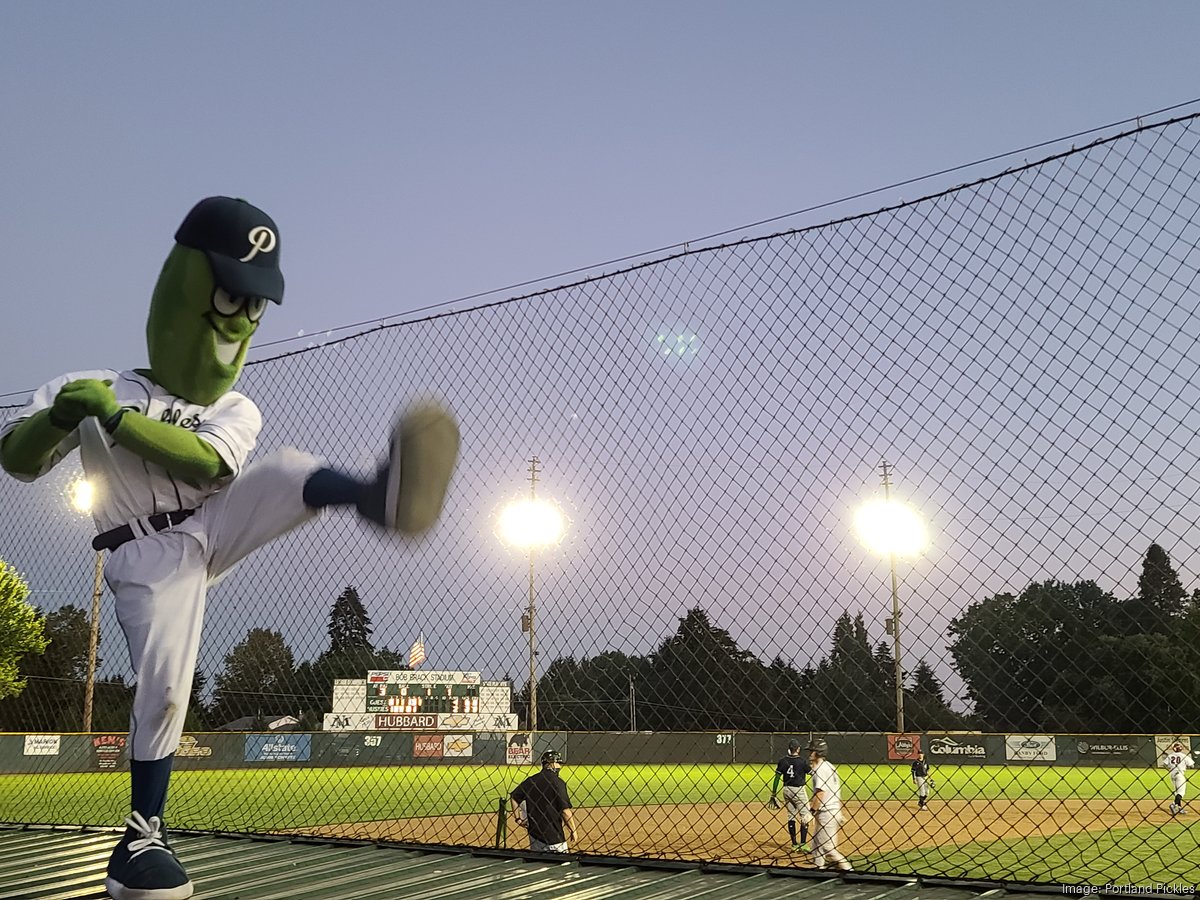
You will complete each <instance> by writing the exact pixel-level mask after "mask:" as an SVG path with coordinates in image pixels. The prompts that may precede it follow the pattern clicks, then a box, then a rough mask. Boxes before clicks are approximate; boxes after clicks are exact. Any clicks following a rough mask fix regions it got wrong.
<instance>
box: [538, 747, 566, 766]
mask: <svg viewBox="0 0 1200 900" xmlns="http://www.w3.org/2000/svg"><path fill="white" fill-rule="evenodd" d="M555 763H558V764H559V765H560V766H561V765H562V754H561V753H559V752H558V751H557V750H547V751H546V752H545V753H543V754H542V765H543V766H550V765H553V764H555Z"/></svg>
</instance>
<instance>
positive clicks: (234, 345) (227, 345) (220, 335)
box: [204, 313, 255, 366]
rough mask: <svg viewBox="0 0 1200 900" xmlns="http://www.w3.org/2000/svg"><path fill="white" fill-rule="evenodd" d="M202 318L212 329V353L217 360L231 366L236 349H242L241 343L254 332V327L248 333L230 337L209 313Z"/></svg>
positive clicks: (235, 356) (236, 352)
mask: <svg viewBox="0 0 1200 900" xmlns="http://www.w3.org/2000/svg"><path fill="white" fill-rule="evenodd" d="M204 320H205V321H206V322H208V325H209V327H210V328H212V330H213V353H214V355H215V356H216V357H217V362H219V363H220V364H221V365H223V366H232V365H233V364H234V362H235V361H236V360H237V356H238V351H239V350H241V349H242V345H243V344H245V343H246V341H247V340H248V339H249V338H250V336H251V335H253V334H254V331H255V329H253V328H252V329H251V330H250V334H247V335H244V336H242V337H230V336H228V335H227V334H226V328H227V327H228V326H226V328H222V327H221V326H220V325H218V324H217V321H216V320H215V319H214V318H213V316H212V314H211V313H205V315H204Z"/></svg>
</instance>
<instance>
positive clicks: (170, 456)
mask: <svg viewBox="0 0 1200 900" xmlns="http://www.w3.org/2000/svg"><path fill="white" fill-rule="evenodd" d="M112 436H113V440H115V441H116V442H117V444H118V445H119V446H121V447H124V448H125V449H126V450H128V451H130V452H131V453H136V454H137V455H138V456H140V457H141V458H142V459H145V460H149V461H150V462H152V463H155V464H157V465H160V466H162V467H163V468H164V469H166V470H167V471H168V472H170V473H171V474H172V475H177V476H179V477H180V478H182V479H184V480H185V481H212V480H213V479H215V478H223V477H225V476H226V475H228V474H229V472H230V470H229V466H228V465H226V464H225V461H224V460H223V459H221V457H220V455H219V454H218V453H217V451H216V449H215V448H214V447H213V445H212V444H210V443H209V442H208V441H206V440H204V438H202V437H198V436H197V435H196V434H194V433H193V432H191V431H189V430H188V429H186V428H181V427H179V426H178V425H172V424H171V423H170V422H158V421H156V420H154V419H150V418H147V417H146V416H144V415H142V414H141V413H136V412H126V413H125V414H124V415H122V416H121V421H120V422H118V423H117V427H116V428H114V429H113V431H112Z"/></svg>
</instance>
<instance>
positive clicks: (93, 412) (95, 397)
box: [50, 378, 121, 431]
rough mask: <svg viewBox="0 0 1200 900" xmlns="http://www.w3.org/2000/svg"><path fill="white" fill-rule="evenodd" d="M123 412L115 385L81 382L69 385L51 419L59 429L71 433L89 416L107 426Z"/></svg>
mask: <svg viewBox="0 0 1200 900" xmlns="http://www.w3.org/2000/svg"><path fill="white" fill-rule="evenodd" d="M120 408H121V404H119V403H117V395H116V394H114V393H113V389H112V382H111V381H107V380H106V381H99V380H97V379H95V378H80V379H78V380H76V381H68V382H67V383H66V384H64V385H63V386H62V388H61V389H60V390H59V392H58V393H57V394H56V395H55V397H54V405H53V406H51V407H50V419H51V421H52V422H53V423H54V424H55V425H56V426H57V427H59V428H63V429H65V430H67V431H70V430H71V429H73V428H75V426H77V425H78V424H79V423H80V422H82V421H83V420H84V419H86V418H87V417H88V416H95V417H96V418H97V419H99V420H100V421H101V422H104V421H105V420H106V419H107V418H108V417H109V416H111V415H112V414H113V413H115V412H116V411H117V410H118V409H120Z"/></svg>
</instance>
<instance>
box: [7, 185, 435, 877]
mask: <svg viewBox="0 0 1200 900" xmlns="http://www.w3.org/2000/svg"><path fill="white" fill-rule="evenodd" d="M282 298H283V276H282V274H281V272H280V270H279V237H278V229H277V228H276V226H275V223H274V222H273V221H272V220H271V219H270V217H268V216H267V215H266V213H264V212H262V211H261V210H259V209H257V208H255V207H253V206H251V205H250V204H248V203H246V202H245V201H242V200H234V199H231V198H228V197H210V198H208V199H206V200H202V201H201V202H200V203H199V204H197V205H196V207H195V208H193V209H192V211H191V212H189V213H188V215H187V217H186V218H185V219H184V222H183V224H182V225H181V226H180V228H179V230H178V231H177V232H176V235H175V246H174V248H173V249H172V250H171V253H170V255H169V256H168V257H167V261H166V263H165V264H164V265H163V268H162V272H161V273H160V275H159V278H158V282H157V284H156V286H155V289H154V295H153V298H152V300H151V306H150V316H149V321H148V323H147V328H146V332H147V341H148V344H149V351H150V368H149V369H144V370H136V371H116V370H110V369H104V370H99V371H88V372H76V373H73V374H70V375H64V376H62V377H60V378H56V379H54V380H53V381H51V382H49V383H48V384H45V385H43V386H42V387H40V388H38V389H37V390H36V391H35V392H34V394H33V396H32V397H31V398H30V400H29V402H28V404H27V405H26V406H25V407H24V408H23V409H21V410H20V411H19V412H17V413H16V414H15V415H14V416H13V417H12V418H11V419H9V420H8V421H7V422H6V423H5V424H4V425H3V427H0V464H2V465H3V467H4V469H5V470H7V471H8V472H9V473H10V474H12V475H13V476H15V477H16V478H19V479H21V480H25V481H32V480H33V479H35V478H38V477H40V476H42V475H44V474H46V473H47V472H48V471H49V470H50V469H51V468H52V467H53V466H55V465H56V464H57V463H59V462H60V461H61V460H62V459H63V458H64V457H65V456H66V455H67V454H68V453H70V452H71V451H72V450H73V449H75V448H76V447H78V448H79V451H80V456H81V459H82V463H83V468H84V472H85V473H86V475H87V477H88V479H89V480H90V481H91V482H92V483H93V485H94V486H95V497H96V500H95V504H94V506H93V517H94V518H95V522H96V528H97V531H98V532H99V533H98V534H97V536H96V538H95V540H94V541H93V543H92V546H93V547H94V548H95V549H97V550H108V551H110V552H109V557H108V561H107V564H106V566H105V571H104V575H105V579H106V580H107V582H108V585H109V588H110V589H111V590H112V592H113V595H114V596H115V598H116V612H117V619H118V621H119V623H120V625H121V629H122V631H123V632H124V634H125V638H126V641H127V642H128V645H129V655H130V660H131V661H132V664H133V668H134V672H135V673H136V675H137V689H136V692H135V695H134V701H133V711H132V715H131V717H130V732H129V747H130V771H131V779H130V781H131V806H132V812H131V814H130V816H129V817H128V818H127V819H126V820H125V821H126V824H127V826H128V828H127V830H126V832H125V835H124V837H122V839H121V841H120V842H119V843H118V844H117V846H116V848H114V850H113V855H112V857H111V859H110V860H109V864H108V869H107V879H106V882H105V886H106V888H107V889H108V891H109V893H110V894H111V895H112V896H113V897H114V898H115V900H184V898H187V897H190V896H191V895H192V891H193V888H192V883H191V881H190V880H189V879H188V877H187V874H186V872H185V871H184V869H183V867H182V866H181V865H180V863H179V861H178V860H177V859H176V858H175V856H174V852H173V851H172V850H171V848H170V845H169V844H168V843H167V839H166V834H165V829H164V827H163V821H162V816H163V813H164V809H165V806H166V799H167V787H168V783H169V780H170V775H171V766H172V760H173V756H174V753H175V751H176V749H177V748H178V746H179V739H180V737H181V735H182V732H183V722H184V717H185V715H186V712H187V704H188V697H189V694H190V691H191V686H192V675H193V672H194V671H195V667H196V660H197V655H198V652H199V646H200V632H201V627H202V623H203V617H204V604H205V597H206V593H207V588H208V586H209V585H210V584H211V583H213V582H214V581H215V580H217V579H219V578H220V577H221V576H222V575H223V574H225V573H226V572H228V571H229V569H230V568H231V567H232V566H233V565H234V564H235V563H237V562H238V561H239V560H240V559H242V558H244V557H245V556H246V555H247V554H249V553H251V552H253V551H254V550H256V549H257V548H259V547H261V546H263V545H264V544H266V543H267V542H269V541H271V540H272V539H274V538H276V537H278V536H279V535H282V534H283V533H285V532H287V531H289V530H290V529H292V528H295V527H296V526H297V525H300V524H301V523H302V522H305V521H307V520H309V519H311V518H313V517H315V516H316V515H318V514H319V511H320V510H321V509H322V508H323V507H326V506H339V505H345V506H355V507H356V508H357V509H358V511H359V513H360V514H362V515H363V516H365V517H366V518H368V519H370V520H371V521H373V522H376V523H377V524H379V525H382V526H384V527H386V528H389V529H393V530H397V531H400V532H403V533H410V534H412V533H417V532H420V531H422V530H424V529H426V528H428V527H429V526H430V525H432V524H433V522H434V521H435V520H436V518H437V516H438V514H439V513H440V510H441V505H442V501H443V499H444V496H445V491H446V487H447V484H448V482H449V479H450V475H451V472H452V470H453V467H454V464H455V460H456V458H457V452H458V428H457V425H456V424H455V423H454V420H453V419H452V418H451V417H450V416H449V415H448V414H446V413H445V412H443V411H441V410H438V409H435V408H433V407H426V408H422V409H419V410H416V411H414V412H411V413H409V414H408V415H406V416H405V417H404V418H403V419H401V420H400V422H398V423H397V426H396V428H395V430H394V431H393V435H392V444H391V448H390V453H389V457H388V460H387V462H386V463H385V464H384V465H383V466H382V467H381V469H380V470H379V473H378V474H377V476H376V478H375V479H374V480H373V481H371V482H367V483H363V482H360V481H359V480H358V479H355V478H352V477H350V476H348V475H345V474H343V473H340V472H337V471H335V470H332V469H329V468H326V467H325V466H324V465H323V464H322V462H321V461H320V460H318V459H317V458H316V457H314V456H311V455H309V454H307V453H303V452H301V451H299V450H293V449H290V448H289V449H283V450H280V451H278V452H276V453H272V454H270V455H268V456H267V457H265V458H263V459H261V460H257V461H255V462H253V463H250V464H247V461H248V460H249V458H250V455H251V452H252V451H253V449H254V445H255V442H256V441H257V439H258V432H259V429H260V427H261V425H262V419H261V416H260V414H259V411H258V408H257V407H256V406H255V405H254V403H253V402H252V401H251V400H250V399H249V398H247V397H245V396H243V395H242V394H239V393H237V392H236V391H233V390H231V388H232V386H233V384H234V382H235V381H236V380H237V376H238V375H239V374H240V372H241V368H242V364H243V362H244V360H245V356H246V352H247V350H248V349H249V346H250V339H251V336H252V335H253V334H254V332H255V331H256V330H257V327H258V323H259V321H260V319H261V318H262V315H263V313H264V311H265V309H266V306H267V301H268V300H270V301H274V302H276V303H280V302H281V301H282Z"/></svg>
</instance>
